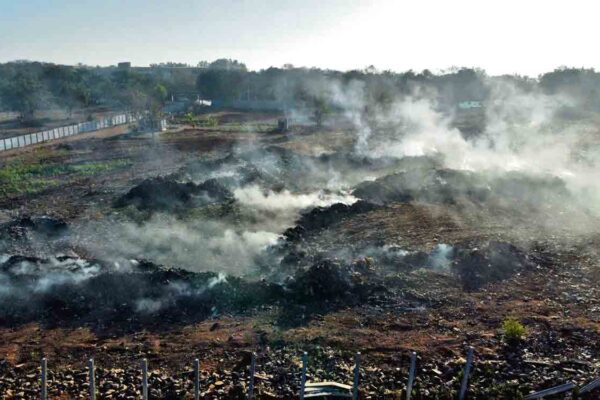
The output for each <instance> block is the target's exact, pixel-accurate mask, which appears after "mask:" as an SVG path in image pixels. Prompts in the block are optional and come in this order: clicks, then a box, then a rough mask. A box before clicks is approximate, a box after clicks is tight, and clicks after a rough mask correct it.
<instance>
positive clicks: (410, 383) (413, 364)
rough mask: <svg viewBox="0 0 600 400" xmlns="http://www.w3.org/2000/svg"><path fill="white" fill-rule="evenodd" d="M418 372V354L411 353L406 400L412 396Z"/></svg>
mask: <svg viewBox="0 0 600 400" xmlns="http://www.w3.org/2000/svg"><path fill="white" fill-rule="evenodd" d="M416 370H417V353H415V352H414V351H413V352H412V353H410V369H409V370H408V383H407V384H406V400H410V396H412V389H413V383H414V381H415V372H416Z"/></svg>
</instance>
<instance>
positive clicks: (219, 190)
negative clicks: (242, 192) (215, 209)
mask: <svg viewBox="0 0 600 400" xmlns="http://www.w3.org/2000/svg"><path fill="white" fill-rule="evenodd" d="M231 198H233V194H232V193H231V192H230V191H229V190H228V189H227V188H226V187H224V186H223V185H221V184H220V183H219V182H218V181H217V180H216V179H209V180H207V181H205V182H204V183H202V184H200V185H196V184H195V183H193V182H186V183H181V182H177V181H176V180H175V179H173V178H172V177H155V178H149V179H146V180H144V181H143V182H142V183H140V184H139V185H137V186H135V187H133V188H132V189H130V190H129V192H127V193H125V194H124V195H123V196H121V197H119V198H118V199H117V200H116V201H115V207H126V206H130V205H131V206H134V207H136V208H137V209H138V210H147V211H175V210H179V209H182V208H186V207H195V206H200V205H205V204H210V203H217V202H221V201H226V200H230V199H231Z"/></svg>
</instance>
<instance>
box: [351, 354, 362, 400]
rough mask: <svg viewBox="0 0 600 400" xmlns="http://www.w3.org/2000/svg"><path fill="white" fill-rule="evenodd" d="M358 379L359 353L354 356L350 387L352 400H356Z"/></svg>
mask: <svg viewBox="0 0 600 400" xmlns="http://www.w3.org/2000/svg"><path fill="white" fill-rule="evenodd" d="M359 379H360V351H359V352H357V353H356V355H355V356H354V385H353V387H352V398H353V399H354V400H358V383H359Z"/></svg>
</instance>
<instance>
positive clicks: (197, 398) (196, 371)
mask: <svg viewBox="0 0 600 400" xmlns="http://www.w3.org/2000/svg"><path fill="white" fill-rule="evenodd" d="M194 400H200V360H198V359H197V358H196V359H195V360H194Z"/></svg>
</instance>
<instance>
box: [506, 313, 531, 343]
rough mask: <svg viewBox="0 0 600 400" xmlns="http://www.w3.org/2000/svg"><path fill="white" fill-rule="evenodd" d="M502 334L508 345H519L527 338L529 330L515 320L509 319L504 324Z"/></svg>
mask: <svg viewBox="0 0 600 400" xmlns="http://www.w3.org/2000/svg"><path fill="white" fill-rule="evenodd" d="M502 332H503V333H504V341H505V342H506V343H510V344H514V343H518V342H520V341H521V340H523V339H524V338H525V335H526V334H527V329H525V327H524V326H523V324H521V323H520V322H519V321H517V320H516V319H514V318H507V319H505V320H504V322H502Z"/></svg>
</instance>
